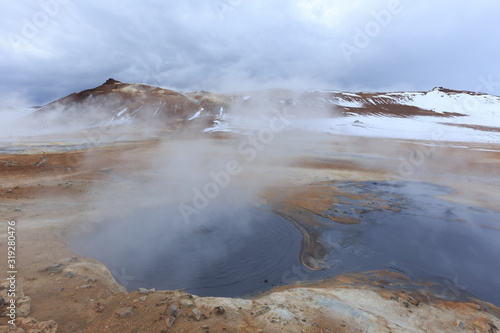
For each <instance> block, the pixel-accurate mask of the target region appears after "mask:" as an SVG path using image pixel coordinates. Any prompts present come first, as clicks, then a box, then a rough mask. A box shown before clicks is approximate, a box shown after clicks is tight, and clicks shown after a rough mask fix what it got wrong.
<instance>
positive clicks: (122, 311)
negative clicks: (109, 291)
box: [115, 308, 134, 318]
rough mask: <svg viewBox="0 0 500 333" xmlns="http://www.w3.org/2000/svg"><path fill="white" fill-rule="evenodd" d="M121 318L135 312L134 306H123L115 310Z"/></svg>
mask: <svg viewBox="0 0 500 333" xmlns="http://www.w3.org/2000/svg"><path fill="white" fill-rule="evenodd" d="M115 313H116V314H117V315H119V316H120V318H125V317H128V316H131V315H133V314H134V312H133V311H132V308H121V309H118V310H117V311H116V312H115Z"/></svg>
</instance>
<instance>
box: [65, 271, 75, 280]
mask: <svg viewBox="0 0 500 333" xmlns="http://www.w3.org/2000/svg"><path fill="white" fill-rule="evenodd" d="M64 275H66V276H67V277H69V278H70V279H71V278H74V277H75V275H76V273H75V272H73V271H67V272H66V274H64Z"/></svg>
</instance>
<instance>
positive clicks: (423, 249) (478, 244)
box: [320, 182, 500, 305]
mask: <svg viewBox="0 0 500 333" xmlns="http://www.w3.org/2000/svg"><path fill="white" fill-rule="evenodd" d="M340 186H344V187H345V188H344V190H347V191H350V192H353V193H355V192H357V193H359V192H368V193H371V194H373V193H377V194H378V195H379V196H381V197H383V198H385V199H387V200H388V201H392V202H394V203H397V204H400V206H401V208H402V209H401V211H399V212H392V211H387V210H379V211H372V212H368V213H365V214H363V216H362V218H361V223H360V224H359V225H340V224H334V223H331V225H330V227H329V228H328V230H325V231H324V232H323V233H322V238H323V243H324V244H325V246H327V248H329V254H328V259H327V261H328V262H329V263H330V265H331V268H330V269H328V270H326V271H323V272H320V274H324V275H326V276H331V275H336V274H340V273H345V272H352V271H356V272H357V271H366V270H379V269H389V270H393V271H399V272H403V273H404V274H405V275H407V276H408V277H410V278H415V279H417V278H418V279H424V280H429V281H433V282H436V283H437V284H438V285H437V287H436V288H435V292H437V294H438V295H440V296H442V297H445V298H449V299H462V298H463V297H464V296H467V294H469V293H470V294H472V295H474V296H476V297H478V298H480V299H482V300H486V301H489V302H491V303H493V304H496V305H500V255H499V253H500V214H499V213H498V212H494V211H491V210H488V209H484V208H478V207H471V206H465V205H459V204H454V203H451V202H448V201H445V200H441V199H438V198H436V196H440V195H445V194H448V193H450V190H449V189H448V188H446V187H443V186H438V185H434V184H428V183H413V182H383V183H362V184H358V183H344V184H341V185H340ZM356 204H357V203H355V202H353V203H352V205H353V206H356ZM344 208H345V209H348V208H350V207H344ZM341 209H342V208H341Z"/></svg>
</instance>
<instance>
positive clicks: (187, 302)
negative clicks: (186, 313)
mask: <svg viewBox="0 0 500 333" xmlns="http://www.w3.org/2000/svg"><path fill="white" fill-rule="evenodd" d="M179 304H180V306H183V307H185V308H190V307H192V306H194V303H193V302H192V301H190V300H188V299H183V300H181V301H180V303H179Z"/></svg>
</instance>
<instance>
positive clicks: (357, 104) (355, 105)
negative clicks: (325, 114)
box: [328, 98, 364, 108]
mask: <svg viewBox="0 0 500 333" xmlns="http://www.w3.org/2000/svg"><path fill="white" fill-rule="evenodd" d="M328 101H329V102H330V103H332V104H335V105H338V106H343V107H346V108H362V107H363V106H364V104H363V102H360V101H353V100H351V101H348V100H345V99H342V98H335V99H329V100H328Z"/></svg>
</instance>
